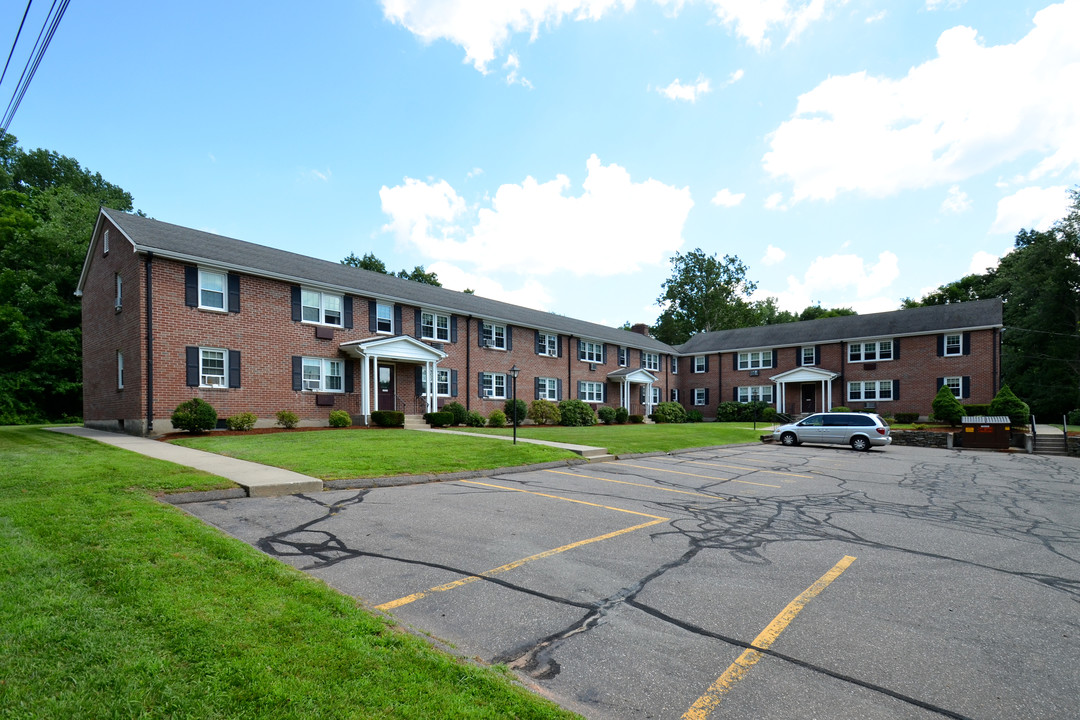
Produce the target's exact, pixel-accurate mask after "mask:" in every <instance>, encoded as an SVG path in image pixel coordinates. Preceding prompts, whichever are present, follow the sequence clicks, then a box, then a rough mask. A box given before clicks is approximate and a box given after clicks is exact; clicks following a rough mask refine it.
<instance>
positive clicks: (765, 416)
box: [758, 405, 776, 423]
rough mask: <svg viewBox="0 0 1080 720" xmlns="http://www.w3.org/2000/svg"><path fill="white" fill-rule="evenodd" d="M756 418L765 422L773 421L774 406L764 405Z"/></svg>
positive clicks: (774, 415)
mask: <svg viewBox="0 0 1080 720" xmlns="http://www.w3.org/2000/svg"><path fill="white" fill-rule="evenodd" d="M758 419H759V420H762V421H764V422H767V423H771V422H773V421H774V420H776V408H774V407H773V406H772V405H766V406H765V407H763V408H761V415H760V416H759V417H758Z"/></svg>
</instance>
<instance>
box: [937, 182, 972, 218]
mask: <svg viewBox="0 0 1080 720" xmlns="http://www.w3.org/2000/svg"><path fill="white" fill-rule="evenodd" d="M970 209H971V198H970V197H968V194H967V193H966V192H964V191H963V190H961V189H960V186H959V185H953V186H952V187H951V188H949V193H948V194H947V195H946V196H945V200H944V201H943V202H942V203H941V212H943V213H949V214H951V215H959V214H960V213H962V212H967V211H968V210H970Z"/></svg>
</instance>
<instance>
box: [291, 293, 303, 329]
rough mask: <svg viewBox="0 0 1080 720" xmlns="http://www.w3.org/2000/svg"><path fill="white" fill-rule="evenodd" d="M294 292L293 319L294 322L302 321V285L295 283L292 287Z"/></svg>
mask: <svg viewBox="0 0 1080 720" xmlns="http://www.w3.org/2000/svg"><path fill="white" fill-rule="evenodd" d="M291 293H292V319H293V322H300V320H301V319H302V318H303V314H302V311H301V310H300V286H299V285H293V286H292V288H291Z"/></svg>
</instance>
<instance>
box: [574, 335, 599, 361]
mask: <svg viewBox="0 0 1080 720" xmlns="http://www.w3.org/2000/svg"><path fill="white" fill-rule="evenodd" d="M578 360H582V361H584V362H591V363H602V362H604V345H603V343H596V342H592V341H591V340H582V341H581V351H580V352H579V353H578Z"/></svg>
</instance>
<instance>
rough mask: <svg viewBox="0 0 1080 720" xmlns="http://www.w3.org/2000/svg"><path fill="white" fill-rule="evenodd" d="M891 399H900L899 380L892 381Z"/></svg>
mask: <svg viewBox="0 0 1080 720" xmlns="http://www.w3.org/2000/svg"><path fill="white" fill-rule="evenodd" d="M892 399H893V400H899V399H900V381H899V380H893V381H892Z"/></svg>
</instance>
